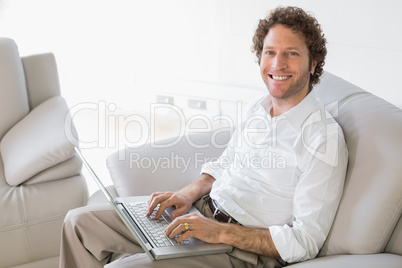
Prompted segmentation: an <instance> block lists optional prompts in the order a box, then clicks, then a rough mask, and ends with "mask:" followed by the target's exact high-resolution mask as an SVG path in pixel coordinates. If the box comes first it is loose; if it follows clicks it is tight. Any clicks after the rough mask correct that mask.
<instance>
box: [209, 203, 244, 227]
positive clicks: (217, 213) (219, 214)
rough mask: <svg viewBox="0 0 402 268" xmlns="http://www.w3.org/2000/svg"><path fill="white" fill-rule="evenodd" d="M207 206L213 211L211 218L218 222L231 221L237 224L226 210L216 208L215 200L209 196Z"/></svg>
mask: <svg viewBox="0 0 402 268" xmlns="http://www.w3.org/2000/svg"><path fill="white" fill-rule="evenodd" d="M208 204H209V208H210V209H211V212H212V213H213V216H212V217H213V218H214V219H215V220H217V221H219V222H227V223H233V224H237V221H236V220H235V219H234V218H232V217H231V216H230V215H229V214H227V213H226V212H224V211H222V210H220V209H219V208H218V205H216V204H215V201H214V200H213V199H212V198H209V200H208Z"/></svg>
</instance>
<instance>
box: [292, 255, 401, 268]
mask: <svg viewBox="0 0 402 268" xmlns="http://www.w3.org/2000/svg"><path fill="white" fill-rule="evenodd" d="M401 264H402V256H400V255H395V254H372V255H333V256H328V257H322V258H317V259H313V260H309V261H306V262H301V263H297V264H294V265H291V266H289V267H292V268H322V267H325V268H339V267H342V268H356V267H364V268H378V267H387V268H400V267H401Z"/></svg>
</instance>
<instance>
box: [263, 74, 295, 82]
mask: <svg viewBox="0 0 402 268" xmlns="http://www.w3.org/2000/svg"><path fill="white" fill-rule="evenodd" d="M269 77H271V78H272V79H273V80H278V81H283V80H288V79H289V78H291V77H292V76H291V75H272V74H269Z"/></svg>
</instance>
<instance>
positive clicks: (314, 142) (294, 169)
mask: <svg viewBox="0 0 402 268" xmlns="http://www.w3.org/2000/svg"><path fill="white" fill-rule="evenodd" d="M271 108H272V102H271V96H270V95H266V96H264V97H262V98H260V99H258V100H257V101H255V102H253V103H252V104H251V105H250V106H249V108H248V109H247V111H246V112H245V116H243V118H242V124H241V129H237V130H236V131H235V133H234V134H233V137H232V139H231V141H230V142H229V145H228V147H227V148H226V150H225V151H224V153H223V154H222V155H221V156H220V158H219V159H218V160H217V161H214V162H208V163H206V164H204V165H203V167H202V171H201V172H202V173H207V174H209V175H211V176H212V177H214V178H215V179H216V181H215V182H214V184H213V186H212V190H211V193H210V195H211V197H212V198H213V199H214V200H216V201H217V202H218V204H219V206H220V207H222V208H223V209H224V210H225V211H226V212H228V213H229V214H230V215H231V216H232V217H234V218H235V219H236V220H237V221H238V222H240V223H241V224H242V225H244V226H246V227H252V228H269V230H270V233H271V236H272V239H273V242H274V244H275V247H276V249H277V250H278V252H279V254H280V255H281V258H282V259H283V260H284V261H287V262H296V261H302V260H307V259H310V258H314V257H315V256H316V255H317V254H318V251H319V249H320V248H321V247H322V245H323V243H324V241H325V239H326V237H327V235H328V232H329V230H330V227H331V225H332V222H333V219H334V217H335V213H336V211H337V208H338V205H339V201H340V198H341V195H342V190H343V185H344V179H345V174H346V167H347V161H348V160H347V159H348V152H347V148H346V144H345V140H344V137H343V133H342V130H341V128H340V127H339V125H338V124H337V123H336V121H335V120H334V119H333V117H332V116H331V115H330V114H329V113H328V112H327V111H326V110H325V109H324V107H323V106H322V105H321V104H320V102H319V101H318V100H317V99H316V97H315V95H314V92H313V91H312V92H310V93H309V94H308V95H307V96H306V97H305V98H304V100H303V101H301V102H300V103H299V104H298V105H297V106H295V107H293V108H292V109H291V110H289V111H287V112H286V113H284V114H282V115H280V116H277V117H271V116H270V110H271Z"/></svg>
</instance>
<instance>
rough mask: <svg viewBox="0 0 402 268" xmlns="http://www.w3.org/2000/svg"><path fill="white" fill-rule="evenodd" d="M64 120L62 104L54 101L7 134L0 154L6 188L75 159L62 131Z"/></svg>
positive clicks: (72, 146) (40, 106)
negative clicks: (7, 185)
mask: <svg viewBox="0 0 402 268" xmlns="http://www.w3.org/2000/svg"><path fill="white" fill-rule="evenodd" d="M67 116H69V110H68V107H67V104H66V102H65V100H64V99H63V98H62V97H60V96H57V97H53V98H51V99H48V100H47V101H45V102H43V103H42V104H40V105H39V106H37V107H36V108H35V109H33V110H32V111H31V112H30V113H29V114H28V115H27V116H26V117H24V118H23V119H22V120H21V121H19V122H18V123H17V124H16V125H15V126H14V127H13V128H11V129H10V130H9V131H8V132H7V134H6V135H5V136H4V137H3V139H2V140H1V143H0V152H1V156H2V158H3V163H4V173H5V177H6V181H7V183H8V184H9V185H11V186H16V185H19V184H21V183H23V182H25V181H27V180H29V179H30V178H31V177H33V176H35V175H37V174H38V173H40V172H42V171H44V170H46V169H48V168H50V167H53V166H55V165H57V164H60V163H62V162H64V161H66V160H68V159H70V158H72V157H73V156H74V153H75V151H74V145H73V144H71V143H70V141H69V140H68V139H67V137H66V134H65V129H64V122H65V119H66V117H67ZM71 127H72V126H71ZM73 132H75V130H74V131H73Z"/></svg>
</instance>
